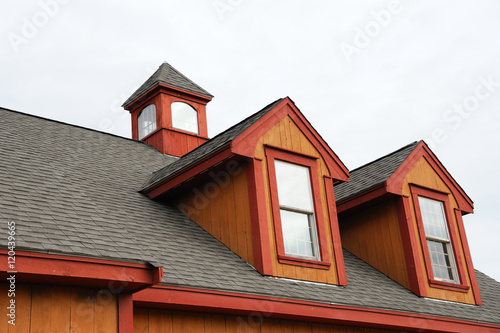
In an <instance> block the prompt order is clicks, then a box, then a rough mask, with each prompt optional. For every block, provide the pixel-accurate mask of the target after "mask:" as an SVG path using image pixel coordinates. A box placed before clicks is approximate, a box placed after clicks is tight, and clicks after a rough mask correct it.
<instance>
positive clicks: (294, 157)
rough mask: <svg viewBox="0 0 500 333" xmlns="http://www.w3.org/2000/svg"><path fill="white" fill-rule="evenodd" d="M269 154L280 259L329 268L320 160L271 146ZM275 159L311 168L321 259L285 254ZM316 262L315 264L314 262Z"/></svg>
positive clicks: (268, 161) (273, 209) (268, 163)
mask: <svg viewBox="0 0 500 333" xmlns="http://www.w3.org/2000/svg"><path fill="white" fill-rule="evenodd" d="M265 153H266V156H267V169H268V173H269V183H270V189H271V203H272V212H273V220H274V230H275V238H276V249H277V252H278V261H279V262H280V263H283V264H297V263H300V266H308V265H311V266H310V267H314V268H325V269H328V267H329V266H330V265H331V264H330V257H329V254H328V243H327V240H326V233H325V221H324V218H323V208H322V204H321V193H320V190H319V180H318V162H317V160H316V159H311V158H310V157H309V156H302V154H299V153H290V152H288V151H283V150H277V149H274V148H270V147H265ZM275 159H279V160H283V161H287V162H291V163H294V164H298V165H301V166H304V167H307V168H309V171H310V172H309V173H310V177H311V178H310V180H311V187H312V188H311V191H312V196H313V203H314V215H315V219H316V230H317V235H318V243H319V244H318V245H319V246H318V247H319V252H320V256H321V260H320V261H311V260H304V259H301V258H296V257H291V256H288V255H286V254H285V245H284V243H283V230H282V225H281V214H280V207H279V197H278V185H277V182H276V170H275V167H274V161H275ZM312 262H314V263H315V264H312Z"/></svg>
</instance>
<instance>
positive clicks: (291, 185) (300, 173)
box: [275, 160, 314, 213]
mask: <svg viewBox="0 0 500 333" xmlns="http://www.w3.org/2000/svg"><path fill="white" fill-rule="evenodd" d="M275 167H276V181H277V183H278V197H279V201H280V207H288V208H294V209H298V210H302V211H305V212H311V213H312V212H314V208H313V207H314V205H313V201H312V193H311V178H310V175H309V168H307V167H304V166H300V165H296V164H292V163H287V162H283V161H278V160H276V161H275Z"/></svg>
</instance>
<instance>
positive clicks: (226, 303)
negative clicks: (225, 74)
mask: <svg viewBox="0 0 500 333" xmlns="http://www.w3.org/2000/svg"><path fill="white" fill-rule="evenodd" d="M133 298H134V306H141V307H160V308H169V309H180V310H187V311H200V312H215V313H225V314H238V315H243V314H252V315H253V316H261V317H263V318H266V317H269V318H283V319H289V320H300V321H310V322H327V323H334V324H339V325H355V326H364V327H379V328H385V329H393V330H415V331H417V330H418V331H421V330H426V331H439V332H446V333H452V332H453V333H454V332H470V333H483V332H484V333H486V332H491V331H492V330H498V329H500V325H492V324H485V323H477V322H470V321H465V320H458V319H452V318H445V317H437V316H430V315H420V314H415V313H407V312H400V311H393V310H382V309H373V308H363V307H353V306H344V305H335V304H327V303H316V302H309V301H301V300H295V299H285V298H277V297H268V296H261V295H250V294H240V293H230V292H223V291H215V290H203V289H193V288H184V287H174V286H163V285H161V286H154V287H151V288H148V289H145V290H142V291H139V292H137V293H135V294H134V295H133Z"/></svg>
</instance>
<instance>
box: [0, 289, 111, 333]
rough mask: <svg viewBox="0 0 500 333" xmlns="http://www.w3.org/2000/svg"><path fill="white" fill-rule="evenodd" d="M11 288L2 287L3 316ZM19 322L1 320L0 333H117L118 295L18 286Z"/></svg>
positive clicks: (88, 290)
mask: <svg viewBox="0 0 500 333" xmlns="http://www.w3.org/2000/svg"><path fill="white" fill-rule="evenodd" d="M8 290H9V286H8V285H7V284H5V283H2V284H0V308H2V309H4V310H2V312H1V313H2V314H4V313H5V309H6V308H7V306H8V305H9V302H10V298H9V297H8V295H7V292H8ZM14 299H15V305H16V312H15V315H16V321H15V326H14V325H10V324H9V323H8V322H7V320H8V318H7V316H5V315H4V316H3V318H2V319H1V320H0V332H5V333H14V332H19V333H58V332H82V333H83V332H85V333H87V332H88V333H93V332H95V333H97V332H103V333H104V332H106V333H112V332H118V307H117V298H116V295H113V294H111V293H109V292H106V291H99V290H98V289H89V288H79V287H66V286H47V285H27V284H21V283H17V284H16V291H15V298H14Z"/></svg>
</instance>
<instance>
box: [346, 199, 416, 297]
mask: <svg viewBox="0 0 500 333" xmlns="http://www.w3.org/2000/svg"><path fill="white" fill-rule="evenodd" d="M339 224H340V236H341V239H342V246H343V247H344V248H345V249H346V250H348V251H349V252H351V253H352V254H354V255H355V256H357V257H359V258H361V259H362V260H364V261H365V262H367V263H368V264H370V265H371V266H373V267H375V268H376V269H378V270H379V271H380V272H382V273H384V274H385V275H387V276H388V277H390V278H391V279H393V280H394V281H396V282H398V283H399V284H401V285H402V286H404V287H405V288H408V289H409V288H410V286H409V281H408V274H407V271H406V261H405V258H404V252H403V245H402V242H401V232H400V229H399V220H398V214H397V207H396V201H395V200H389V201H385V202H382V203H379V204H377V205H375V206H372V207H369V208H367V209H364V210H362V211H360V212H356V213H354V214H352V215H349V216H345V217H340V218H339Z"/></svg>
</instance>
